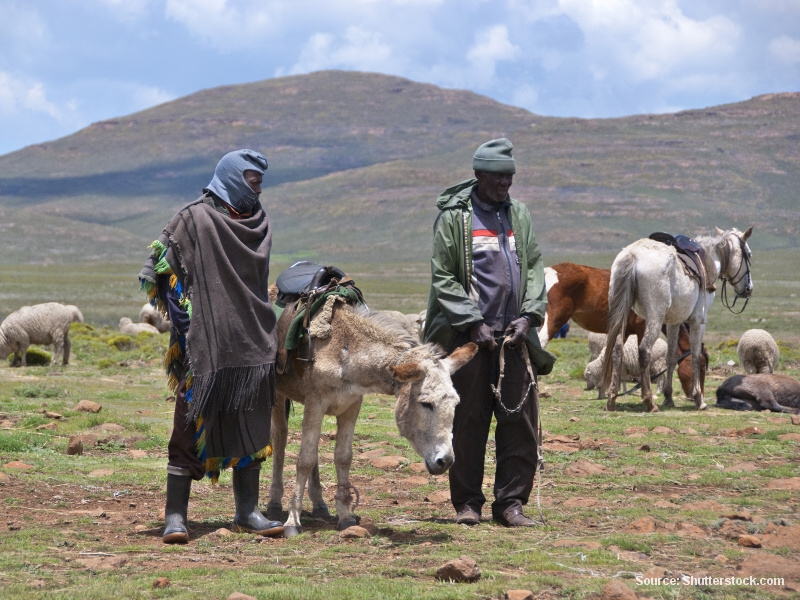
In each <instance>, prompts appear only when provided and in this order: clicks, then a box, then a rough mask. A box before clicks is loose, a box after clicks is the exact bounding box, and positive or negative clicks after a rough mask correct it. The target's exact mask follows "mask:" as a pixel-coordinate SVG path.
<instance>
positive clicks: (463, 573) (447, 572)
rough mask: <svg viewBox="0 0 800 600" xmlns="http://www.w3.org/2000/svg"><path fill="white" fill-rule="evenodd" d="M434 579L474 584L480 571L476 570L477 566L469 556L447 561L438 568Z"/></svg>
mask: <svg viewBox="0 0 800 600" xmlns="http://www.w3.org/2000/svg"><path fill="white" fill-rule="evenodd" d="M435 578H436V579H438V580H439V581H455V582H456V583H462V582H466V583H474V582H476V581H478V580H479V579H480V578H481V570H480V569H479V568H478V564H477V563H476V562H475V561H474V560H473V559H471V558H470V557H469V556H462V557H461V558H456V559H455V560H450V561H447V562H446V563H445V564H444V565H442V566H441V567H439V569H438V570H437V571H436V575H435Z"/></svg>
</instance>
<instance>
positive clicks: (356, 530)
mask: <svg viewBox="0 0 800 600" xmlns="http://www.w3.org/2000/svg"><path fill="white" fill-rule="evenodd" d="M339 537H341V538H342V539H344V540H353V539H359V538H368V537H369V531H367V530H366V529H365V528H364V527H360V526H359V525H353V526H352V527H348V528H347V529H345V530H344V531H342V532H341V533H340V534H339Z"/></svg>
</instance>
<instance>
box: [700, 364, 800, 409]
mask: <svg viewBox="0 0 800 600" xmlns="http://www.w3.org/2000/svg"><path fill="white" fill-rule="evenodd" d="M716 406H718V407H720V408H730V409H733V410H753V409H755V410H772V411H775V412H784V413H796V414H800V381H797V379H794V378H793V377H789V376H787V375H775V374H773V373H756V374H753V375H733V376H732V377H728V378H727V379H726V380H725V381H723V382H722V384H721V385H720V386H719V387H718V388H717V404H716Z"/></svg>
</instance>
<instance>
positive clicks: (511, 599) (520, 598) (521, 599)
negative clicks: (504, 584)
mask: <svg viewBox="0 0 800 600" xmlns="http://www.w3.org/2000/svg"><path fill="white" fill-rule="evenodd" d="M503 599H504V600H533V592H531V591H530V590H508V591H507V592H506V593H505V594H503Z"/></svg>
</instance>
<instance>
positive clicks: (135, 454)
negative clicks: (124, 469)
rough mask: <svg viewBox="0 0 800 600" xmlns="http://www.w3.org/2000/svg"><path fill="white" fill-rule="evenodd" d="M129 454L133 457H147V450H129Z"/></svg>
mask: <svg viewBox="0 0 800 600" xmlns="http://www.w3.org/2000/svg"><path fill="white" fill-rule="evenodd" d="M128 456H130V457H131V458H147V452H145V451H144V450H128Z"/></svg>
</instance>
